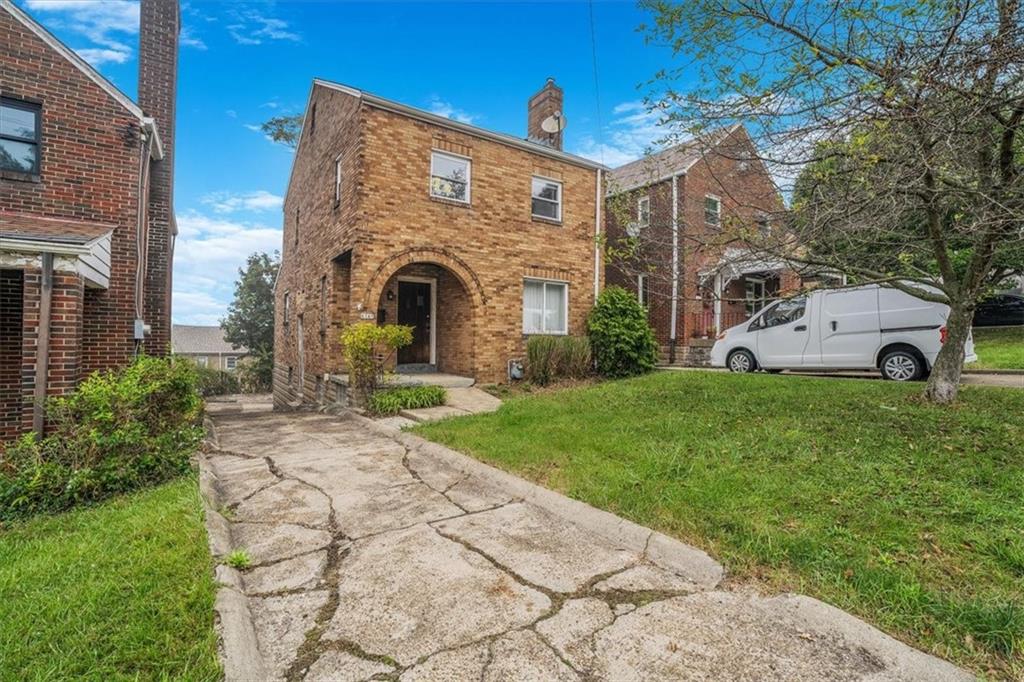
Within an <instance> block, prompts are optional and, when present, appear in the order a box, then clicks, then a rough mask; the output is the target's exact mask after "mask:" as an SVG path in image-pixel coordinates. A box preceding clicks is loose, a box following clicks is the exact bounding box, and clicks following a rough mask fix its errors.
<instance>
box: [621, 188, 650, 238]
mask: <svg viewBox="0 0 1024 682" xmlns="http://www.w3.org/2000/svg"><path fill="white" fill-rule="evenodd" d="M650 224H651V198H650V197H640V198H639V199H637V200H636V221H635V222H631V223H630V224H629V225H627V226H626V234H627V235H629V236H630V237H639V236H640V231H641V230H642V229H644V228H645V227H647V226H648V225H650Z"/></svg>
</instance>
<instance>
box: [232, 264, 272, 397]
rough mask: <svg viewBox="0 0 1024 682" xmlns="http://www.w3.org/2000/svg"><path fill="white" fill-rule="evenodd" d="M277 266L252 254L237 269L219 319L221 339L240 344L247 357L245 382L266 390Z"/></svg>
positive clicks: (237, 345) (270, 367)
mask: <svg viewBox="0 0 1024 682" xmlns="http://www.w3.org/2000/svg"><path fill="white" fill-rule="evenodd" d="M280 265H281V261H280V258H279V256H278V254H277V252H276V251H275V252H274V255H273V256H268V255H267V254H265V253H254V254H252V255H251V256H249V260H248V261H247V262H246V264H245V267H244V268H240V269H239V270H238V281H237V282H235V298H234V300H233V301H232V302H231V305H229V306H228V314H227V317H225V318H224V319H222V320H221V321H220V326H221V328H222V329H223V330H224V338H225V340H227V341H228V343H230V344H232V345H233V346H234V347H235V348H239V347H244V348H246V349H247V350H248V351H249V359H248V360H247V361H246V362H245V363H243V364H242V365H241V367H244V369H243V370H240V371H243V372H244V373H245V375H246V378H247V381H246V384H247V385H249V384H254V385H255V387H256V388H257V390H268V389H269V388H270V384H271V380H272V378H273V372H274V280H276V279H277V271H278V268H279V267H280Z"/></svg>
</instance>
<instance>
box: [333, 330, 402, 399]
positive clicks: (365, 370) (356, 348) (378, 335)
mask: <svg viewBox="0 0 1024 682" xmlns="http://www.w3.org/2000/svg"><path fill="white" fill-rule="evenodd" d="M410 343H412V327H408V326H404V325H398V324H384V325H379V326H378V325H376V324H374V323H373V322H356V323H355V324H350V325H348V326H347V327H345V329H343V330H342V332H341V346H342V350H343V352H344V354H345V364H346V366H347V368H348V375H349V380H350V381H351V383H352V387H353V388H354V389H355V391H356V396H357V397H358V399H359V401H360V403H361V404H363V405H366V404H367V401H368V400H369V398H370V396H371V395H373V393H374V391H376V390H377V388H378V387H379V386H380V382H381V380H382V379H383V378H384V368H385V367H386V366H387V363H388V361H389V360H390V359H391V356H392V355H394V354H395V352H396V351H397V350H398V349H399V348H402V347H403V346H408V345H409V344H410Z"/></svg>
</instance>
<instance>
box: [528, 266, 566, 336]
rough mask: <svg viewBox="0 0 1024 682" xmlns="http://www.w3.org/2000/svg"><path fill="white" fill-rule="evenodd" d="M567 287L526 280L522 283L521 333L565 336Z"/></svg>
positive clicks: (562, 283) (555, 283) (556, 283)
mask: <svg viewBox="0 0 1024 682" xmlns="http://www.w3.org/2000/svg"><path fill="white" fill-rule="evenodd" d="M568 319H569V285H568V284H566V283H565V282H549V281H545V280H537V279H528V280H526V281H525V282H524V283H523V333H524V334H567V333H568V326H567V325H568Z"/></svg>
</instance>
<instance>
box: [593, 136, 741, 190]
mask: <svg viewBox="0 0 1024 682" xmlns="http://www.w3.org/2000/svg"><path fill="white" fill-rule="evenodd" d="M741 127H742V126H741V125H740V124H739V123H736V124H733V125H731V126H728V127H725V128H719V129H717V130H713V131H711V132H710V133H708V134H707V135H705V136H703V137H701V138H700V139H693V140H688V141H686V142H682V143H680V144H677V145H675V146H673V147H669V148H668V149H664V150H662V151H660V152H657V153H655V154H650V155H649V156H645V157H644V158H642V159H637V160H636V161H630V162H629V163H627V164H626V165H624V166H619V167H618V168H614V169H612V170H611V171H610V172H609V173H608V184H607V185H606V187H607V191H608V193H609V194H619V193H620V192H628V191H630V190H633V189H637V188H638V187H644V186H646V185H650V184H652V183H655V182H660V181H661V180H665V179H667V178H670V177H672V176H673V175H675V174H677V173H685V172H686V171H688V170H690V168H692V167H693V165H694V164H695V163H697V162H698V161H700V160H701V159H702V158H703V157H704V155H705V154H707V153H708V152H709V151H710V150H711V149H713V148H714V147H716V146H718V145H719V144H721V143H722V142H723V141H724V140H725V139H726V138H727V137H729V136H730V135H731V134H732V133H734V132H736V131H737V130H739V129H740V128H741Z"/></svg>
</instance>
